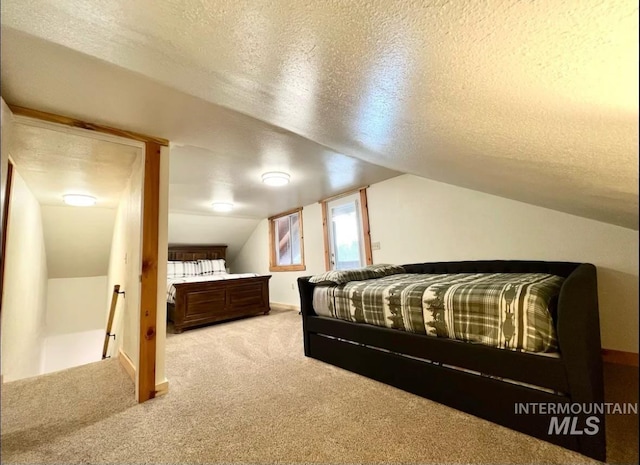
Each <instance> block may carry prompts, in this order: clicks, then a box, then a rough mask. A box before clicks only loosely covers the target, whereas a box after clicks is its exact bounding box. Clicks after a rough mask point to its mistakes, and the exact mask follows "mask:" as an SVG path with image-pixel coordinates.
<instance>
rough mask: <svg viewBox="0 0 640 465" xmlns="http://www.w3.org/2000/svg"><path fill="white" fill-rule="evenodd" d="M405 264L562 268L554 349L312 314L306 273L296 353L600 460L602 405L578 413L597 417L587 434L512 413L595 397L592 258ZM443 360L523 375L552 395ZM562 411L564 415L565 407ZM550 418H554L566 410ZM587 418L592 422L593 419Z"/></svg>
mask: <svg viewBox="0 0 640 465" xmlns="http://www.w3.org/2000/svg"><path fill="white" fill-rule="evenodd" d="M404 267H405V269H406V270H407V272H408V273H550V274H554V275H558V276H563V277H565V278H566V279H565V281H564V283H563V285H562V288H561V290H560V296H559V299H558V306H557V316H556V321H555V323H556V330H557V336H558V343H559V347H560V358H551V357H545V356H540V355H535V354H528V353H522V352H514V351H509V350H503V349H496V348H492V347H488V346H482V345H478V344H470V343H465V342H460V341H454V340H451V339H439V338H434V337H430V336H423V335H419V334H412V333H407V332H403V331H398V330H394V329H387V328H381V327H376V326H371V325H366V324H359V323H352V322H348V321H343V320H337V319H333V318H327V317H321V316H317V315H316V314H315V312H314V310H313V289H314V287H315V285H314V284H312V283H310V282H309V278H308V277H304V278H299V279H298V287H299V291H300V300H301V312H302V322H303V333H304V353H305V355H306V356H307V357H312V358H315V359H318V360H321V361H324V362H327V363H330V364H332V365H336V366H338V367H341V368H344V369H347V370H349V371H353V372H355V373H358V374H361V375H364V376H367V377H369V378H372V379H375V380H378V381H381V382H383V383H386V384H390V385H392V386H396V387H398V388H401V389H404V390H406V391H409V392H412V393H414V394H418V395H420V396H423V397H426V398H429V399H432V400H434V401H436V402H440V403H442V404H446V405H449V406H451V407H454V408H456V409H459V410H462V411H465V412H468V413H470V414H473V415H476V416H478V417H482V418H485V419H487V420H490V421H493V422H495V423H498V424H501V425H504V426H507V427H509V428H512V429H514V430H517V431H521V432H523V433H526V434H529V435H531V436H535V437H538V438H540V439H544V440H546V441H549V442H552V443H555V444H558V445H560V446H563V447H566V448H568V449H571V450H574V451H577V452H580V453H582V454H584V455H586V456H589V457H592V458H595V459H597V460H601V461H604V460H605V458H606V453H605V452H606V449H605V423H604V422H605V418H604V415H603V414H597V413H595V414H592V415H583V414H580V415H578V417H579V418H578V420H577V425H578V428H579V429H580V430H582V429H583V428H585V422H586V419H587V417H590V416H596V417H598V421H599V423H598V431H597V433H595V434H592V435H589V434H581V435H576V434H570V431H564V433H565V434H551V435H550V434H549V429H550V428H549V426H550V420H551V416H553V415H543V414H529V415H523V414H516V412H515V405H516V404H517V403H545V404H546V403H553V404H560V403H580V404H583V403H602V402H604V387H603V378H602V359H601V349H600V325H599V317H598V293H597V281H596V268H595V266H593V265H591V264H579V263H566V262H540V261H468V262H440V263H421V264H412V265H405V266H404ZM407 356H408V357H407ZM417 358H419V359H423V360H418V359H417ZM443 365H451V366H455V367H460V368H464V369H467V370H473V371H476V372H480V373H483V374H484V375H491V376H497V377H501V378H506V379H511V380H514V381H519V382H522V383H528V384H532V385H535V386H540V387H544V388H548V389H552V390H554V391H556V392H558V393H560V394H559V395H555V394H552V393H548V392H545V391H541V390H538V389H533V388H529V387H525V386H522V385H518V384H514V383H510V382H506V381H501V380H499V379H495V378H490V377H488V376H480V375H477V374H473V373H468V372H465V371H461V370H457V369H453V368H449V367H446V366H443ZM568 416H571V418H572V419H573V416H574V415H572V414H569V415H568ZM558 417H559V421H562V419H563V418H564V417H565V415H558ZM591 422H592V423H591V424H593V420H592V421H591ZM591 432H593V428H591Z"/></svg>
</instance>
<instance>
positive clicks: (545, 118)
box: [1, 0, 638, 229]
mask: <svg viewBox="0 0 640 465" xmlns="http://www.w3.org/2000/svg"><path fill="white" fill-rule="evenodd" d="M1 21H2V26H3V28H2V34H3V35H2V45H3V46H2V95H3V97H4V98H5V100H7V101H8V102H9V103H12V104H21V105H25V106H30V107H35V108H38V109H43V110H50V111H55V112H58V113H63V114H69V115H72V116H79V117H84V118H85V119H91V120H93V121H98V122H105V123H109V124H111V125H116V126H120V127H124V128H126V129H132V130H139V131H142V132H147V133H150V134H152V135H156V136H160V137H166V138H168V139H170V140H172V141H173V142H175V143H176V144H178V145H180V146H182V147H177V148H176V152H177V153H182V156H184V157H185V158H186V157H188V158H189V159H190V160H191V159H193V160H194V161H195V165H196V166H197V172H196V171H194V173H193V184H194V185H193V186H189V183H188V182H186V183H185V182H183V181H184V179H185V178H186V179H191V175H190V174H187V175H185V177H184V178H183V177H179V178H177V179H176V178H172V183H173V184H174V185H172V197H173V192H177V193H178V194H177V195H178V196H179V197H180V196H182V198H183V199H184V198H186V197H187V196H190V195H194V193H195V191H198V192H200V190H201V189H202V188H204V187H206V186H210V187H209V189H210V190H214V192H211V191H210V192H208V193H207V195H202V196H197V199H198V201H201V202H205V199H206V201H207V202H208V201H210V200H214V199H213V198H212V197H214V196H217V195H219V194H218V192H217V191H215V189H213V187H215V186H216V184H215V182H217V181H215V182H211V183H207V182H205V180H204V179H203V178H204V175H203V174H202V172H201V171H206V172H207V176H209V177H210V178H215V179H216V180H217V179H218V172H220V173H223V174H221V175H220V179H222V178H224V179H230V180H232V181H233V180H235V179H237V178H244V177H247V180H243V181H240V182H239V184H238V185H236V184H234V183H235V181H233V183H232V184H231V190H232V195H233V197H234V201H237V202H238V203H240V204H244V203H245V202H247V203H250V204H255V203H256V202H257V201H258V199H263V200H262V201H263V204H268V206H270V205H272V204H273V202H277V201H279V199H281V198H282V197H281V196H272V197H268V196H267V194H266V193H265V191H263V190H261V189H258V188H256V191H255V193H253V194H251V193H248V192H245V189H246V190H247V191H249V190H251V187H250V186H253V184H245V182H246V183H249V181H248V179H249V178H251V179H255V177H254V176H255V175H257V174H258V172H259V171H261V170H262V169H265V168H267V167H268V165H269V167H270V165H271V163H275V164H278V163H280V164H281V165H282V166H286V167H288V168H289V169H290V170H291V171H292V175H296V174H297V172H298V171H300V172H303V171H304V170H308V172H309V173H311V174H309V175H308V176H307V175H305V176H303V177H302V179H303V180H304V181H303V182H301V183H300V184H298V185H294V186H291V189H290V191H287V193H286V194H283V195H285V196H287V201H286V202H285V201H282V204H283V205H284V204H285V203H289V202H292V201H293V199H294V198H295V197H298V198H299V199H301V203H304V202H305V199H304V196H305V195H307V194H308V193H309V190H313V191H314V192H313V195H314V196H315V195H316V192H317V193H320V192H324V193H326V192H328V191H330V190H331V188H332V186H331V185H330V181H328V179H330V178H329V176H330V173H331V172H333V173H335V172H341V173H345V172H347V170H352V169H353V168H351V167H349V166H348V165H342V164H341V163H342V161H340V162H339V163H337V164H336V165H333V164H332V163H329V166H330V167H332V166H333V167H336V169H334V170H333V171H331V170H329V171H327V169H323V170H322V171H319V168H318V167H319V166H320V167H321V166H322V165H323V162H320V161H318V159H319V158H323V157H325V156H326V154H329V155H330V157H338V158H339V159H340V160H342V158H340V157H342V155H341V154H344V155H349V156H351V157H354V158H356V159H359V160H364V161H368V162H371V163H374V164H377V165H380V166H385V167H387V168H391V169H393V170H398V171H402V172H410V173H414V174H418V175H422V176H425V177H429V178H433V179H437V180H440V181H444V182H449V183H452V184H456V185H461V186H464V187H469V188H473V189H477V190H481V191H485V192H489V193H493V194H497V195H501V196H504V197H508V198H513V199H517V200H522V201H525V202H529V203H533V204H537V205H542V206H545V207H549V208H553V209H556V210H560V211H566V212H569V213H573V214H577V215H580V216H585V217H589V218H594V219H598V220H601V221H605V222H610V223H613V224H618V225H622V226H625V227H630V228H635V229H637V228H638V41H637V39H638V5H637V2H635V1H631V0H618V1H615V0H608V1H603V0H585V1H581V2H575V1H568V0H554V1H541V2H522V1H519V0H507V1H501V2H493V1H490V2H477V1H475V0H468V1H458V2H450V1H445V0H443V1H430V2H427V1H425V2H390V1H388V0H353V1H350V2H325V1H315V2H314V1H310V0H307V1H304V0H298V1H290V2H259V1H252V0H251V1H250V0H247V1H240V0H218V1H212V2H202V1H200V0H165V1H163V2H155V1H151V0H148V1H142V0H141V1H136V2H130V1H126V0H112V1H109V2H86V1H81V0H76V1H43V0H40V1H36V0H3V2H2V17H1ZM36 38H40V39H42V40H37V39H36ZM52 44H58V45H60V46H64V47H66V48H63V47H56V46H55V45H52ZM71 50H73V51H75V52H79V53H73V52H71ZM90 56H91V57H96V58H97V59H95V58H90ZM98 59H99V60H102V61H99V60H98ZM108 63H110V64H111V65H117V66H118V67H119V68H116V67H113V66H109V65H108ZM125 70H128V71H129V72H126V71H125ZM132 72H133V73H135V74H133V73H132ZM152 81H155V82H152ZM178 91H179V92H178ZM186 94H189V95H186ZM207 102H208V103H207ZM211 103H213V104H216V105H220V106H222V107H225V108H227V109H223V108H221V107H220V106H216V105H211ZM257 120H260V121H262V122H259V121H257ZM263 122H265V123H268V124H265V123H263ZM303 138H304V139H306V140H304V139H303ZM310 141H313V143H312V142H310ZM188 146H194V147H198V148H197V149H193V150H191V149H190V147H188ZM209 153H211V154H212V157H211V159H212V160H215V161H211V160H210V159H209V157H210V155H209ZM225 157H227V158H229V159H231V160H236V159H241V160H242V161H241V162H240V163H239V165H237V166H239V167H240V169H239V170H238V171H236V170H234V167H235V166H236V165H235V163H233V162H225V161H224V158H225ZM172 158H173V157H172ZM307 162H308V164H307ZM190 163H191V161H190ZM353 163H358V162H357V161H354V162H353ZM178 166H179V165H178ZM185 166H186V165H185ZM248 166H252V167H254V170H255V175H254V174H253V172H247V171H246V169H247V167H248ZM343 166H344V167H343ZM173 168H174V165H173V161H172V169H173ZM367 169H368V165H366V164H364V165H362V169H361V171H360V172H361V173H364V174H363V175H362V176H361V178H360V179H359V181H363V180H366V179H378V180H379V178H384V177H390V176H392V175H394V174H395V173H393V172H384V171H383V172H377V173H376V175H375V176H373V175H372V176H369V174H368V172H367ZM185 170H186V168H185ZM225 170H226V171H225ZM353 170H354V171H355V172H358V170H357V169H353ZM176 171H179V170H178V169H177V168H176ZM172 176H173V175H172ZM317 179H323V180H324V179H326V180H325V181H324V185H318V184H317V183H316V184H314V180H317ZM368 182H375V181H368ZM185 184H186V185H185ZM354 184H356V183H355V182H354ZM196 185H200V187H196ZM225 185H228V184H224V183H220V186H221V187H224V186H225ZM350 187H351V186H350ZM354 187H355V186H354ZM223 190H224V189H222V191H223ZM283 192H284V191H283ZM243 196H246V197H243ZM310 196H311V195H310ZM245 198H246V199H247V200H246V201H245ZM265 199H266V200H265ZM314 200H317V198H316V199H314ZM173 207H174V208H183V207H182V205H181V204H178V205H173ZM254 208H256V210H255V211H251V210H247V211H246V212H245V213H246V214H247V215H248V216H251V215H253V214H254V213H257V210H258V209H259V208H265V207H264V206H262V207H254ZM267 208H268V207H267Z"/></svg>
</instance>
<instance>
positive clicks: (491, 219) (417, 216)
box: [234, 175, 638, 352]
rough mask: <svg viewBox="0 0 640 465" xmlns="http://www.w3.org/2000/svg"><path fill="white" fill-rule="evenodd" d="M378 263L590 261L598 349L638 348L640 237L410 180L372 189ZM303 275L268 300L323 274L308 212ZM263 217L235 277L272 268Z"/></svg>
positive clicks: (314, 211)
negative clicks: (595, 272) (599, 338)
mask: <svg viewBox="0 0 640 465" xmlns="http://www.w3.org/2000/svg"><path fill="white" fill-rule="evenodd" d="M367 195H368V201H369V221H370V226H371V240H372V241H373V242H379V243H380V250H376V251H373V261H374V263H396V264H405V263H417V262H429V261H452V260H481V259H489V260H491V259H523V260H527V259H529V260H558V261H575V262H590V263H593V264H595V265H596V266H597V268H598V293H599V300H600V329H601V334H602V346H603V347H605V348H608V349H615V350H623V351H629V352H637V351H638V231H634V230H630V229H625V228H622V227H619V226H613V225H610V224H606V223H601V222H598V221H594V220H589V219H585V218H581V217H577V216H573V215H569V214H566V213H561V212H557V211H553V210H549V209H545V208H541V207H536V206H532V205H528V204H525V203H522V202H516V201H513V200H508V199H504V198H501V197H496V196H493V195H489V194H484V193H480V192H477V191H472V190H469V189H463V188H460V187H456V186H452V185H448V184H443V183H439V182H435V181H431V180H428V179H424V178H420V177H417V176H412V175H403V176H398V177H396V178H392V179H389V180H387V181H383V182H380V183H377V184H374V185H372V186H370V188H369V189H368V191H367ZM303 212H304V232H305V241H304V244H305V255H306V259H307V263H308V266H307V271H306V272H302V273H290V272H289V273H287V272H281V273H272V274H273V275H274V278H272V280H271V286H270V291H271V300H272V301H273V302H281V303H285V304H293V305H299V300H298V295H297V290H293V289H291V284H294V283H295V280H296V278H297V277H298V276H300V275H305V274H307V275H308V274H314V273H318V272H322V271H324V261H323V260H324V259H323V256H322V253H323V247H324V245H323V242H322V216H321V212H320V208H319V206H318V205H317V204H314V205H310V206H308V207H305V208H304V210H303ZM268 254H269V249H268V229H267V222H266V220H263V221H262V222H261V223H260V224H259V225H258V227H257V228H256V230H255V231H254V233H253V234H252V235H251V237H250V238H249V240H248V241H247V243H246V244H245V246H244V247H243V249H242V250H241V252H240V254H239V255H238V259H237V260H236V264H235V265H234V267H235V268H236V269H235V270H234V271H237V272H245V271H255V272H259V273H268V272H269V267H268V265H269V263H268Z"/></svg>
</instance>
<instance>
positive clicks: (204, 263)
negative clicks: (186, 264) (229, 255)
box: [198, 258, 227, 275]
mask: <svg viewBox="0 0 640 465" xmlns="http://www.w3.org/2000/svg"><path fill="white" fill-rule="evenodd" d="M198 264H199V265H200V272H201V274H203V275H208V274H223V273H226V272H227V270H226V268H225V263H224V260H223V259H221V258H220V259H217V260H198Z"/></svg>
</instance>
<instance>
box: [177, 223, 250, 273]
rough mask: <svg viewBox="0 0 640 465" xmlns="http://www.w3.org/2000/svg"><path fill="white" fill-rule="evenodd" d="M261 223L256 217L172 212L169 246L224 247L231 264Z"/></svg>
mask: <svg viewBox="0 0 640 465" xmlns="http://www.w3.org/2000/svg"><path fill="white" fill-rule="evenodd" d="M258 222H259V220H256V219H253V218H231V217H227V216H206V215H196V214H186V213H169V244H203V245H206V244H224V245H227V262H228V263H231V262H233V261H234V260H235V258H236V256H237V254H238V252H239V251H240V249H241V248H242V246H243V245H244V243H245V242H246V241H247V239H248V238H249V236H250V235H251V233H252V232H253V230H254V229H255V228H256V226H257V224H258Z"/></svg>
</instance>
